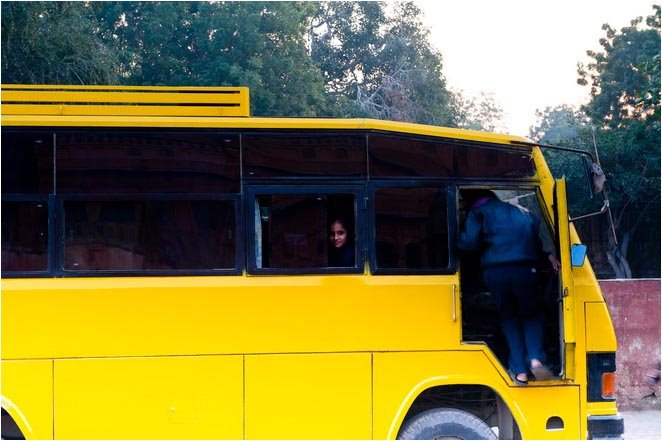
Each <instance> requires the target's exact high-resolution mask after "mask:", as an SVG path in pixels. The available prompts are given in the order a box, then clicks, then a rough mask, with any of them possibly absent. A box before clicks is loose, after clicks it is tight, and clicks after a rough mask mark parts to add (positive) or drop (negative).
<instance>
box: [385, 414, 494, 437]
mask: <svg viewBox="0 0 662 441" xmlns="http://www.w3.org/2000/svg"><path fill="white" fill-rule="evenodd" d="M398 439H497V437H496V434H495V433H494V432H493V431H492V429H490V427H489V426H488V425H487V424H485V423H484V422H483V421H482V420H481V419H480V418H478V417H476V416H474V415H472V414H470V413H469V412H465V411H463V410H457V409H444V408H438V409H430V410H426V411H425V412H421V413H419V414H418V415H416V416H414V417H412V418H411V419H409V420H408V421H407V422H405V424H404V425H403V426H402V428H401V429H400V433H398Z"/></svg>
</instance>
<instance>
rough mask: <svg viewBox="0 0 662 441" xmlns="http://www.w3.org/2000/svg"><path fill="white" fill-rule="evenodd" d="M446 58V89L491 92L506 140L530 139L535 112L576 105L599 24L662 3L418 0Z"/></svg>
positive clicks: (584, 91) (618, 22)
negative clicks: (580, 74)
mask: <svg viewBox="0 0 662 441" xmlns="http://www.w3.org/2000/svg"><path fill="white" fill-rule="evenodd" d="M416 3H417V4H418V6H419V7H420V8H421V10H422V11H423V13H424V17H423V18H424V21H423V22H424V24H425V25H426V26H427V27H428V28H429V29H430V39H431V43H432V45H433V46H434V47H436V48H437V49H438V50H439V51H440V52H441V54H442V55H443V73H444V75H445V77H446V79H447V81H448V85H449V87H450V88H452V89H455V90H459V91H463V92H464V94H465V95H469V96H471V95H477V94H479V93H480V92H485V93H491V94H493V96H494V99H495V101H496V102H497V103H498V104H499V105H500V106H501V107H502V108H503V110H504V123H505V126H506V127H507V130H508V132H509V133H510V134H513V135H522V136H528V133H529V127H530V126H531V125H533V124H534V123H535V111H536V109H541V110H542V109H544V108H545V107H547V106H556V105H559V104H570V105H579V104H583V103H585V102H586V101H587V100H588V98H589V92H590V90H589V87H582V86H579V85H578V84H577V63H578V62H580V61H581V62H583V63H584V64H587V62H588V60H589V58H588V57H587V55H586V51H587V50H594V51H599V50H600V49H601V46H600V43H599V40H600V38H602V37H603V36H605V32H604V31H603V30H602V24H603V23H608V24H609V25H610V26H611V27H612V28H614V29H616V30H619V31H620V29H621V28H623V27H625V26H629V24H630V20H632V19H634V18H635V17H637V16H643V17H646V16H648V15H651V14H652V13H653V8H652V6H653V4H654V3H657V4H659V3H660V0H657V1H653V0H620V1H617V0H555V1H550V0H545V1H541V0H528V1H526V0H491V1H490V0H452V1H449V0H416Z"/></svg>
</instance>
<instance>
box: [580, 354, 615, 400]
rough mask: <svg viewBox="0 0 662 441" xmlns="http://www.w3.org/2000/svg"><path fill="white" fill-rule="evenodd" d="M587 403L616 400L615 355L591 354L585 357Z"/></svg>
mask: <svg viewBox="0 0 662 441" xmlns="http://www.w3.org/2000/svg"><path fill="white" fill-rule="evenodd" d="M586 375H587V377H588V378H587V381H586V383H587V385H588V401H615V400H616V353H615V352H591V353H588V354H587V355H586Z"/></svg>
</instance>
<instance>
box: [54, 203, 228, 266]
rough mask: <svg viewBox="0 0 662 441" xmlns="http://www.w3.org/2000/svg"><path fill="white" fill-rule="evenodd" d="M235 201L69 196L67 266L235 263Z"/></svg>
mask: <svg viewBox="0 0 662 441" xmlns="http://www.w3.org/2000/svg"><path fill="white" fill-rule="evenodd" d="M235 223H236V222H235V207H234V202H233V201H226V200H214V201H205V200H202V201H199V200H191V201H187V200H183V201H182V200H163V201H65V202H64V226H65V238H64V250H65V252H64V269H65V270H67V271H85V270H95V271H103V270H107V271H140V270H218V269H232V268H235V255H236V244H235V241H236V232H235Z"/></svg>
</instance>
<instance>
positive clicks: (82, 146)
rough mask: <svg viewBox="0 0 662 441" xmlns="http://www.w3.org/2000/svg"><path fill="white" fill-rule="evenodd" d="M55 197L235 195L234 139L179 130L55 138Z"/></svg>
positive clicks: (236, 147) (236, 152) (236, 161)
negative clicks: (76, 195) (74, 195)
mask: <svg viewBox="0 0 662 441" xmlns="http://www.w3.org/2000/svg"><path fill="white" fill-rule="evenodd" d="M56 162H57V175H58V176H57V192H58V193H59V194H146V193H151V194H155V193H180V194H184V193H206V194H224V193H239V137H238V136H237V135H224V134H213V135H212V134H209V135H207V134H190V133H179V132H165V133H164V132H158V133H156V132H155V133H150V132H136V133H132V132H82V133H68V132H65V133H61V134H58V135H57V153H56Z"/></svg>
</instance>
